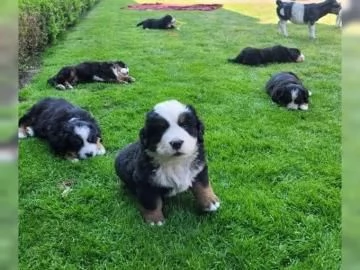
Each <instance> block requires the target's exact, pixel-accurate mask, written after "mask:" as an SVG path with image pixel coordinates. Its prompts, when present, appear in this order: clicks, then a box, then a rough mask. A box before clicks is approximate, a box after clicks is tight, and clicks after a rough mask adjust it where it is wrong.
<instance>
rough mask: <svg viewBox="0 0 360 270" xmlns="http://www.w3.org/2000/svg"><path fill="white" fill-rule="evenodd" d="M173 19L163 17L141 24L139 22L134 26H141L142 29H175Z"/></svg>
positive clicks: (166, 16)
mask: <svg viewBox="0 0 360 270" xmlns="http://www.w3.org/2000/svg"><path fill="white" fill-rule="evenodd" d="M175 22H176V20H175V18H174V17H173V16H171V15H165V16H164V17H162V18H160V19H146V20H144V21H142V22H139V23H138V24H137V25H136V26H140V25H142V27H143V29H146V28H148V29H174V28H176V27H175Z"/></svg>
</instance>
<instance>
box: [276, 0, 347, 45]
mask: <svg viewBox="0 0 360 270" xmlns="http://www.w3.org/2000/svg"><path fill="white" fill-rule="evenodd" d="M276 5H277V7H276V13H277V16H278V17H279V22H278V28H279V32H280V33H282V34H283V35H284V36H286V37H287V36H288V33H287V28H286V23H287V21H291V22H292V23H295V24H307V25H308V26H309V36H310V38H312V39H314V38H315V23H316V22H317V21H318V20H319V19H320V18H322V17H324V16H325V15H327V14H329V13H330V14H336V15H338V19H341V16H339V13H340V10H341V4H340V3H338V2H337V1H336V0H325V1H323V2H320V3H309V4H303V3H298V2H294V1H292V2H283V1H282V0H276ZM337 24H340V22H338V23H337Z"/></svg>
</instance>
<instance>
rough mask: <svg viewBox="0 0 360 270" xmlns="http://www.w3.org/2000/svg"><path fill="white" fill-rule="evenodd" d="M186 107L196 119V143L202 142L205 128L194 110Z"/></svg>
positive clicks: (191, 107)
mask: <svg viewBox="0 0 360 270" xmlns="http://www.w3.org/2000/svg"><path fill="white" fill-rule="evenodd" d="M187 107H188V108H189V110H190V111H191V113H192V114H193V115H194V116H195V118H196V128H197V131H198V138H197V139H198V141H199V142H201V143H202V142H204V133H205V126H204V124H203V122H202V121H201V120H200V118H199V117H198V116H197V113H196V110H195V108H194V107H193V106H192V105H187Z"/></svg>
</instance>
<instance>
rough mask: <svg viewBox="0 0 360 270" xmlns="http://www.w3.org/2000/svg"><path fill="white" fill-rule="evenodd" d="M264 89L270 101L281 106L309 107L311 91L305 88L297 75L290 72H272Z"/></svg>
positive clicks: (296, 108) (302, 108) (305, 108)
mask: <svg viewBox="0 0 360 270" xmlns="http://www.w3.org/2000/svg"><path fill="white" fill-rule="evenodd" d="M265 89H266V92H267V93H268V94H269V96H270V97H271V99H272V101H274V102H275V103H277V104H279V105H281V106H285V107H287V108H288V109H292V110H298V109H299V110H303V111H306V110H308V108H309V96H311V92H310V91H309V90H308V89H306V88H305V86H304V85H303V84H302V82H301V81H300V79H299V78H298V76H296V74H294V73H292V72H280V73H277V74H274V75H273V76H272V77H271V78H270V80H269V81H268V82H267V83H266V86H265Z"/></svg>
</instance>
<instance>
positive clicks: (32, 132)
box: [25, 127, 35, 137]
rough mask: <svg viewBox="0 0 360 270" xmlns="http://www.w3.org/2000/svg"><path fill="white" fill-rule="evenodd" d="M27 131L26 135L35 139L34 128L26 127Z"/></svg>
mask: <svg viewBox="0 0 360 270" xmlns="http://www.w3.org/2000/svg"><path fill="white" fill-rule="evenodd" d="M25 131H26V134H27V135H28V136H29V137H34V134H35V133H34V130H33V129H32V127H26V128H25Z"/></svg>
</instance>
